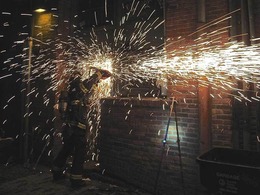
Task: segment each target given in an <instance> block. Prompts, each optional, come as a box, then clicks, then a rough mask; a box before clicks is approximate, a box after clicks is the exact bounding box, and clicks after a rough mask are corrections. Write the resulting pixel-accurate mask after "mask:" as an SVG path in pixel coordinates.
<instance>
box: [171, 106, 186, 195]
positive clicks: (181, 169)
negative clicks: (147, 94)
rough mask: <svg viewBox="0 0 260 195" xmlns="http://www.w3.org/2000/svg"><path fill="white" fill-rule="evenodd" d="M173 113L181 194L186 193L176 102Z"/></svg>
mask: <svg viewBox="0 0 260 195" xmlns="http://www.w3.org/2000/svg"><path fill="white" fill-rule="evenodd" d="M174 114H175V124H176V133H177V144H178V152H179V163H180V171H181V183H182V190H183V194H184V195H185V194H186V193H185V186H184V176H183V166H182V155H181V144H180V135H179V128H178V116H177V109H176V102H174Z"/></svg>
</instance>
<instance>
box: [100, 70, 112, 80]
mask: <svg viewBox="0 0 260 195" xmlns="http://www.w3.org/2000/svg"><path fill="white" fill-rule="evenodd" d="M99 71H100V73H101V74H102V77H101V79H107V78H109V77H111V75H112V74H111V72H109V71H108V70H104V69H99Z"/></svg>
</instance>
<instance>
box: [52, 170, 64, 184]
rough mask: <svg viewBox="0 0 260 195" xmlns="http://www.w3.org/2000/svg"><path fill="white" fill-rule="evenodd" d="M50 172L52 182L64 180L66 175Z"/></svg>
mask: <svg viewBox="0 0 260 195" xmlns="http://www.w3.org/2000/svg"><path fill="white" fill-rule="evenodd" d="M51 172H52V178H53V181H60V180H63V179H65V178H66V175H65V174H64V173H63V171H53V170H52V171H51Z"/></svg>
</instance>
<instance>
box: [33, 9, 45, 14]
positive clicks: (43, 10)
mask: <svg viewBox="0 0 260 195" xmlns="http://www.w3.org/2000/svg"><path fill="white" fill-rule="evenodd" d="M45 11H46V9H45V8H37V9H35V10H34V12H36V13H42V12H45Z"/></svg>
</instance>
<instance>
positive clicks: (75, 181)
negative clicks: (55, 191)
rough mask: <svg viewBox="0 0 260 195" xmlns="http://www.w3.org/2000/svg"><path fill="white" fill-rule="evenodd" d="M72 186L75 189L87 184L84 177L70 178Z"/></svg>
mask: <svg viewBox="0 0 260 195" xmlns="http://www.w3.org/2000/svg"><path fill="white" fill-rule="evenodd" d="M70 183H71V187H72V188H74V189H77V188H82V187H84V186H86V185H87V183H86V180H84V179H70Z"/></svg>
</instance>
